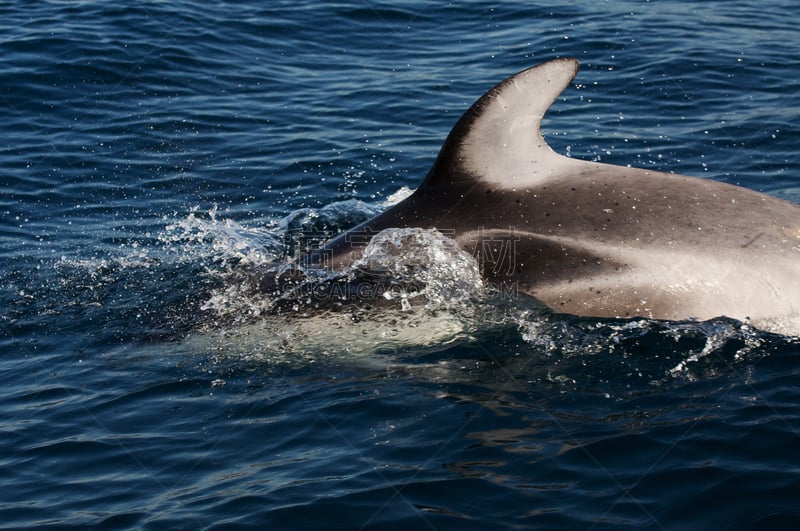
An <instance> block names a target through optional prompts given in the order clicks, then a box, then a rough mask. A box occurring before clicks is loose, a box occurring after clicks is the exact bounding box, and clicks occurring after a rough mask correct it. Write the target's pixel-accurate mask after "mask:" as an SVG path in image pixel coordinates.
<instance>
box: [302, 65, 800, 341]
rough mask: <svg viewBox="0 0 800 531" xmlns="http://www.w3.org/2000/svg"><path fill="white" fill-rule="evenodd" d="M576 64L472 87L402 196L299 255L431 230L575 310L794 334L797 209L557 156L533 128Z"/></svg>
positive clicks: (514, 284)
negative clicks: (480, 92) (473, 94)
mask: <svg viewBox="0 0 800 531" xmlns="http://www.w3.org/2000/svg"><path fill="white" fill-rule="evenodd" d="M577 72H578V61H577V60H574V59H556V60H553V61H550V62H547V63H544V64H541V65H539V66H536V67H533V68H530V69H527V70H524V71H522V72H520V73H518V74H516V75H514V76H512V77H510V78H508V79H506V80H505V81H503V82H501V83H500V84H498V85H497V86H495V87H494V88H492V89H491V90H489V92H487V93H486V94H485V95H484V96H482V97H481V98H480V99H479V100H478V101H477V102H475V104H473V105H472V107H471V108H470V109H469V110H468V111H467V112H466V113H465V114H464V115H463V116H462V117H461V119H460V120H459V121H458V123H456V125H455V126H454V128H453V130H452V131H451V133H450V135H449V136H448V137H447V140H446V141H445V143H444V145H443V147H442V149H441V151H440V152H439V155H438V157H437V159H436V161H435V163H434V164H433V167H432V168H431V170H430V172H429V173H428V175H427V177H426V178H425V180H424V182H423V183H422V185H421V186H420V187H419V189H417V190H416V191H415V192H414V193H413V194H412V195H411V196H409V197H408V198H406V199H405V200H403V201H402V202H400V203H398V204H397V205H395V206H393V207H392V208H390V209H388V210H387V211H385V212H384V213H382V214H380V215H378V216H377V217H375V218H373V219H371V220H369V221H367V222H366V223H364V224H362V225H360V226H359V227H356V228H355V229H354V230H353V231H351V232H348V233H345V234H343V235H340V236H339V237H337V238H335V239H333V240H331V241H330V242H329V243H328V244H327V245H326V246H325V247H324V248H323V249H322V250H321V251H318V252H316V253H314V254H313V256H309V257H307V259H309V260H311V261H312V262H313V261H315V260H317V261H319V260H322V257H324V260H325V261H326V265H329V266H332V267H334V268H344V267H346V266H348V265H350V264H351V263H352V262H353V261H354V260H355V259H357V258H358V257H359V256H360V255H361V248H362V247H363V245H365V244H366V242H367V239H366V238H364V237H357V236H355V235H358V234H361V235H363V234H375V233H377V232H378V231H380V230H383V229H386V228H390V227H421V228H435V229H438V230H439V231H441V232H442V233H443V234H445V235H447V236H450V237H452V238H453V239H454V240H455V241H456V242H457V243H458V245H459V246H460V247H461V248H462V249H464V250H466V251H467V252H469V253H472V254H473V255H474V256H476V258H478V261H479V264H480V267H481V271H482V274H483V276H484V278H485V279H486V281H487V282H488V283H490V284H494V285H496V286H498V287H500V288H501V289H503V288H505V289H509V288H510V289H515V290H519V291H522V292H524V293H526V294H529V295H531V296H533V297H534V298H536V299H538V300H539V301H541V302H542V303H544V304H545V305H547V306H548V307H550V308H551V309H552V310H554V311H556V312H559V313H568V314H574V315H578V316H586V317H620V318H627V317H634V316H641V317H647V318H653V319H664V320H685V319H695V318H696V319H703V320H705V319H710V318H714V317H719V316H727V317H732V318H735V319H739V320H750V321H751V322H752V323H753V324H754V325H756V326H758V327H761V328H764V329H766V330H773V331H777V332H780V333H788V334H792V335H800V206H798V205H794V204H792V203H789V202H786V201H782V200H779V199H777V198H774V197H771V196H768V195H764V194H761V193H758V192H755V191H752V190H748V189H745V188H741V187H737V186H733V185H729V184H724V183H720V182H715V181H710V180H704V179H699V178H694V177H687V176H683V175H675V174H667V173H661V172H655V171H648V170H644V169H637V168H630V167H622V166H612V165H608V164H601V163H596V162H587V161H582V160H576V159H571V158H568V157H564V156H562V155H559V154H557V153H555V152H554V151H553V150H552V149H551V148H550V147H549V146H548V145H547V143H546V142H545V140H544V138H543V137H542V134H541V131H540V127H541V120H542V116H543V115H544V113H545V112H546V111H547V109H548V108H549V107H550V105H551V104H552V103H553V102H554V101H555V100H556V98H557V97H558V95H559V94H560V93H561V92H562V91H563V90H564V89H565V88H566V87H567V86H568V85H569V84H570V82H571V81H572V80H573V78H574V77H575V75H576V74H577Z"/></svg>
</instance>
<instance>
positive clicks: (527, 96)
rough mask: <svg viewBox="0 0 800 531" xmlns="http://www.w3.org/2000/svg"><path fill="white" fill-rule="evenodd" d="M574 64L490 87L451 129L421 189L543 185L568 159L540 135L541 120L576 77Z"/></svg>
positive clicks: (532, 71)
mask: <svg viewBox="0 0 800 531" xmlns="http://www.w3.org/2000/svg"><path fill="white" fill-rule="evenodd" d="M578 66H579V64H578V61H577V60H576V59H555V60H553V61H549V62H547V63H543V64H541V65H539V66H536V67H533V68H529V69H527V70H523V71H522V72H520V73H518V74H515V75H513V76H511V77H509V78H508V79H506V80H505V81H502V82H501V83H499V84H497V85H496V86H494V87H493V88H492V89H491V90H489V91H488V92H487V93H486V94H484V95H483V96H481V98H480V99H479V100H478V101H476V102H475V103H474V104H473V105H472V107H470V108H469V110H468V111H467V112H466V113H464V115H463V116H462V117H461V119H460V120H459V121H458V123H456V125H455V126H454V127H453V130H452V131H451V132H450V135H449V136H448V137H447V140H446V141H445V143H444V145H443V146H442V149H441V151H440V152H439V156H438V157H437V159H436V162H435V163H434V165H433V168H431V171H430V172H429V173H428V176H427V178H426V179H425V182H424V183H423V186H425V185H437V184H441V185H447V184H452V183H454V182H455V181H457V180H461V179H471V180H474V181H478V182H482V183H485V184H487V185H489V186H492V187H498V188H508V189H510V188H520V187H525V186H531V185H534V184H536V183H539V182H543V181H544V180H546V179H547V178H548V177H550V176H551V175H554V174H555V173H556V172H557V171H558V170H559V169H560V168H563V166H564V165H565V163H567V164H568V163H569V162H570V161H571V160H572V159H568V158H566V157H563V156H561V155H559V154H557V153H555V152H554V151H553V150H552V149H550V146H548V145H547V143H546V142H545V140H544V138H543V137H542V133H541V125H542V116H543V115H544V113H545V112H546V111H547V109H548V108H550V105H552V103H553V102H554V101H555V100H556V98H558V95H559V94H561V92H562V91H563V90H564V89H565V88H566V87H567V86H568V85H569V84H570V82H571V81H572V80H573V79H574V78H575V75H576V74H577V73H578Z"/></svg>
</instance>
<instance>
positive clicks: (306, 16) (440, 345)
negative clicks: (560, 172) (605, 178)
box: [0, 0, 800, 530]
mask: <svg viewBox="0 0 800 531" xmlns="http://www.w3.org/2000/svg"><path fill="white" fill-rule="evenodd" d="M538 4H539V5H531V4H529V3H524V2H511V1H509V2H498V3H491V2H468V3H467V2H465V3H455V4H438V3H429V2H419V1H401V2H374V1H359V2H346V1H343V2H330V1H321V2H309V3H298V2H282V1H274V2H269V3H266V2H253V1H243V2H206V3H195V2H185V1H174V2H128V3H125V2H109V1H101V0H87V1H83V2H65V1H55V0H52V1H41V2H26V3H23V2H0V57H2V60H0V108H2V117H3V119H2V120H0V176H1V178H2V190H1V191H0V301H2V305H1V306H0V353H1V356H0V383H1V384H2V392H0V411H1V412H2V413H0V487H2V488H0V528H3V529H15V528H20V529H21V528H31V527H40V528H49V529H71V528H75V529H77V528H80V529H292V530H295V529H437V530H444V529H455V530H465V529H481V530H485V529H548V530H550V529H717V528H718V529H796V528H797V525H798V523H800V453H798V449H800V435H799V433H800V432H799V430H800V364H798V360H800V340H798V338H792V337H785V336H779V335H774V334H767V333H764V332H761V331H758V330H755V329H753V328H752V327H750V326H749V325H748V324H746V323H740V322H736V321H732V320H729V319H725V318H720V319H715V320H712V321H708V322H682V323H663V322H655V321H648V320H644V319H632V320H625V321H623V320H597V319H577V318H572V317H568V316H549V317H542V316H541V314H540V313H539V312H537V310H536V307H535V305H531V304H530V301H522V300H519V301H512V302H508V301H505V302H497V301H494V302H491V301H490V302H486V301H481V300H476V297H474V295H475V292H476V290H478V289H479V288H478V286H476V285H475V283H474V282H473V281H474V278H473V277H472V276H470V275H471V273H472V272H473V270H472V269H470V263H469V261H468V260H464V259H463V257H462V256H460V255H458V253H456V252H455V251H453V250H452V249H448V247H447V245H446V242H444V241H442V240H440V239H437V237H436V236H435V235H432V234H428V233H415V234H414V235H413V237H416V238H420V239H421V240H420V241H421V242H422V243H421V245H420V247H419V249H420V250H421V251H422V250H425V251H430V252H431V253H432V254H423V255H420V257H419V260H422V261H423V263H429V264H430V265H431V268H430V269H428V270H426V274H427V275H428V276H427V277H425V278H424V279H422V280H423V281H424V282H423V284H424V288H421V289H423V290H424V295H425V297H426V300H428V301H429V303H428V304H427V305H426V306H425V307H423V308H421V309H419V308H417V309H412V310H410V311H408V310H407V309H404V308H403V303H404V299H403V298H402V296H400V297H399V298H398V299H397V300H393V301H389V302H391V303H392V304H390V305H389V307H388V308H385V309H380V310H377V311H376V310H375V309H374V308H364V307H358V306H357V305H356V306H355V307H354V309H352V310H351V311H348V312H340V313H339V314H337V315H335V316H334V315H330V316H327V317H325V318H321V317H311V318H307V319H290V318H287V317H285V316H284V317H281V316H275V315H269V314H268V313H267V312H266V311H265V308H266V302H265V301H264V300H263V297H261V296H260V295H259V294H258V293H255V292H253V290H252V289H250V285H251V284H250V281H251V280H252V279H251V277H250V273H251V272H252V271H253V270H254V269H255V270H257V269H258V268H260V267H266V266H274V265H275V264H278V263H281V262H282V261H285V260H286V259H287V257H289V256H291V255H292V253H294V252H295V251H296V250H297V249H298V248H302V247H303V246H306V245H313V244H315V243H316V242H318V241H320V240H322V239H324V238H325V237H327V236H328V235H331V234H335V233H337V232H340V231H342V230H346V229H347V228H348V227H351V226H353V225H355V224H356V223H358V222H360V221H361V220H363V219H366V218H368V217H369V216H371V215H374V214H375V213H377V212H380V211H381V210H382V209H383V208H385V207H386V205H387V204H391V203H392V202H393V201H397V200H398V199H399V198H400V197H402V196H403V195H404V194H407V193H408V192H409V190H413V189H414V188H415V187H416V186H418V185H419V183H420V182H421V180H422V177H423V176H424V175H425V173H426V172H427V170H428V168H429V166H430V164H431V163H432V161H433V159H434V157H435V156H436V153H437V152H438V149H439V147H440V146H441V143H442V141H443V140H444V138H445V136H446V135H447V133H448V131H449V129H450V127H451V126H452V125H453V124H454V123H455V121H456V120H457V119H458V117H459V116H460V114H461V113H462V112H464V111H465V110H466V109H467V108H468V107H469V105H470V104H471V103H472V102H473V101H474V100H475V99H476V98H477V97H479V96H480V95H481V94H482V93H483V92H484V91H485V90H487V89H488V88H489V87H491V86H492V85H494V84H495V83H497V82H499V81H500V80H502V79H503V78H505V77H506V76H508V75H510V74H512V73H514V72H516V71H519V70H521V69H523V68H527V67H529V66H533V65H535V64H537V63H539V62H542V61H545V60H548V59H551V58H555V57H567V56H571V57H577V58H578V59H579V60H580V61H581V63H582V69H581V72H580V73H579V75H578V78H577V79H576V81H575V84H574V85H573V86H572V87H571V88H569V89H568V90H567V91H565V93H564V94H563V95H562V97H561V98H560V99H559V100H558V101H557V103H556V104H555V105H554V107H553V109H552V111H551V112H550V113H549V114H548V115H547V117H546V120H545V123H544V133H545V135H546V137H547V139H548V141H549V142H550V144H551V145H552V146H553V147H554V148H555V149H556V150H557V151H560V152H562V153H568V154H569V155H570V156H572V157H576V158H583V159H587V160H601V161H604V162H609V163H613V164H620V165H634V166H640V167H646V168H653V169H657V170H661V171H674V172H676V173H683V174H690V175H697V176H701V177H704V178H708V179H716V180H720V181H725V182H730V183H735V184H740V185H742V186H745V187H749V188H752V189H756V190H760V191H764V192H767V193H770V194H773V195H775V196H778V197H782V198H784V199H787V200H790V201H793V202H796V203H800V177H799V175H800V162H798V158H797V151H798V149H797V147H798V145H800V130H799V129H798V124H799V123H800V78H798V75H797V73H798V72H800V33H798V31H797V27H798V25H800V14H798V10H797V9H796V7H795V5H794V4H793V3H792V2H789V1H787V0H764V1H762V2H745V1H742V0H734V1H726V2H722V1H710V2H702V3H699V2H680V1H677V0H659V1H653V2H646V1H632V0H622V1H615V2H603V1H594V2H584V1H579V2H570V3H566V2H563V3H557V2H548V3H538ZM379 251H380V250H378V251H376V252H379ZM434 266H435V267H434ZM413 280H416V281H419V280H420V279H419V278H416V277H415V279H413ZM731 289H736V286H731ZM454 290H455V291H454ZM453 293H456V294H458V297H455V298H450V297H446V296H445V295H452V294H453ZM401 295H402V294H401Z"/></svg>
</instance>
